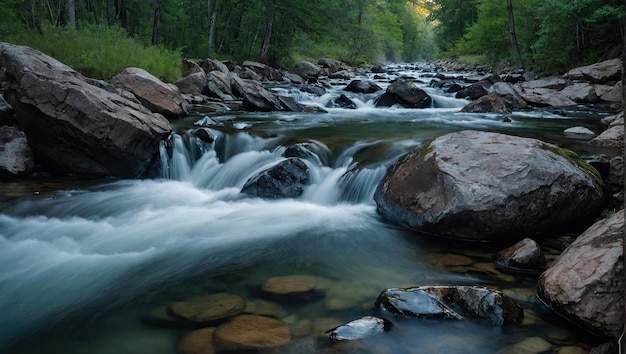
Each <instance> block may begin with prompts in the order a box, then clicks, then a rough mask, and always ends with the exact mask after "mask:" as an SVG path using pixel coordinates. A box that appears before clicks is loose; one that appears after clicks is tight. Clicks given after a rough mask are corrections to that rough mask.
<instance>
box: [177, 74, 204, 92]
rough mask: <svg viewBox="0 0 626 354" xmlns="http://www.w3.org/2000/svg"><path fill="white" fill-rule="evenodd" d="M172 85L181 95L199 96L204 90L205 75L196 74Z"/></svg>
mask: <svg viewBox="0 0 626 354" xmlns="http://www.w3.org/2000/svg"><path fill="white" fill-rule="evenodd" d="M174 85H175V86H176V87H178V89H179V90H180V93H181V94H183V95H191V94H200V93H202V92H203V91H204V90H205V88H206V85H207V75H206V74H205V73H204V71H202V72H196V73H193V74H190V75H187V76H185V77H184V78H182V79H180V80H177V81H175V82H174Z"/></svg>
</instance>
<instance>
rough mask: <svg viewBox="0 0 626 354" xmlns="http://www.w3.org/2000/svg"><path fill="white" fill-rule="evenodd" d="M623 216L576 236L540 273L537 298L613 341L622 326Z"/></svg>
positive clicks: (614, 215) (598, 224)
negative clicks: (545, 269)
mask: <svg viewBox="0 0 626 354" xmlns="http://www.w3.org/2000/svg"><path fill="white" fill-rule="evenodd" d="M623 230H624V212H623V211H621V212H618V213H615V214H613V215H612V216H610V217H609V218H607V219H604V220H601V221H599V222H597V223H595V224H594V225H593V226H591V227H590V228H589V229H587V230H586V231H585V232H584V233H583V234H581V235H580V236H579V237H578V238H577V239H576V240H575V241H574V242H573V243H572V244H571V245H570V246H569V247H568V248H567V249H566V250H565V251H564V252H563V253H562V254H561V255H560V256H559V258H557V259H556V260H555V262H554V263H553V264H552V266H550V268H548V270H547V271H545V272H544V273H543V274H542V275H541V277H540V278H539V281H538V283H537V296H538V298H539V299H540V300H542V301H543V302H544V303H546V304H547V305H548V306H549V307H551V308H552V309H553V310H554V311H556V312H557V313H559V314H561V315H562V316H564V317H566V318H569V319H570V320H572V321H574V322H576V323H577V324H579V325H581V326H584V327H586V328H588V329H589V330H591V331H593V332H595V333H596V334H601V335H604V336H607V337H612V338H614V339H617V338H618V337H619V336H620V334H621V332H622V328H623V326H624V277H623V274H624V261H623V255H622V244H623V237H622V236H623Z"/></svg>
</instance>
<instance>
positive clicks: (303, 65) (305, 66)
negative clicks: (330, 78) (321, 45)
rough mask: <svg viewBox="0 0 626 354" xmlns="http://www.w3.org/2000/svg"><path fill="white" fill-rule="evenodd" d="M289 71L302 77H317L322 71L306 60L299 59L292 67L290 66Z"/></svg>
mask: <svg viewBox="0 0 626 354" xmlns="http://www.w3.org/2000/svg"><path fill="white" fill-rule="evenodd" d="M291 72H292V73H294V74H297V75H300V76H302V77H307V78H308V77H318V76H319V75H320V73H321V72H322V69H321V68H320V67H319V66H317V65H315V64H313V63H311V62H308V61H300V62H297V63H296V64H295V65H294V66H293V68H291Z"/></svg>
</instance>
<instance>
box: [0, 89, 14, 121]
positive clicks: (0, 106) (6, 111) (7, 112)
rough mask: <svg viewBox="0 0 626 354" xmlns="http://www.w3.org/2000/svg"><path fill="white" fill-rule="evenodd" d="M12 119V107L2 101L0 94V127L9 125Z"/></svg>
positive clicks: (2, 97) (0, 94)
mask: <svg viewBox="0 0 626 354" xmlns="http://www.w3.org/2000/svg"><path fill="white" fill-rule="evenodd" d="M12 118H13V107H11V105H10V104H9V103H8V102H7V101H6V100H5V99H4V96H3V95H2V93H0V125H9V124H10V123H11V119H12Z"/></svg>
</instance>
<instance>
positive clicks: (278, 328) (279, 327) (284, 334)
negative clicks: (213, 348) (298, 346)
mask: <svg viewBox="0 0 626 354" xmlns="http://www.w3.org/2000/svg"><path fill="white" fill-rule="evenodd" d="M289 341H291V333H290V331H289V328H288V327H287V326H286V325H285V324H284V323H283V322H281V321H279V320H277V319H275V318H270V317H265V316H257V315H239V316H237V317H235V318H233V319H231V320H230V321H228V322H226V323H224V324H222V325H220V326H219V327H217V330H216V331H215V343H216V345H217V349H218V350H265V349H273V348H279V347H282V346H284V345H287V344H288V343H289Z"/></svg>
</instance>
